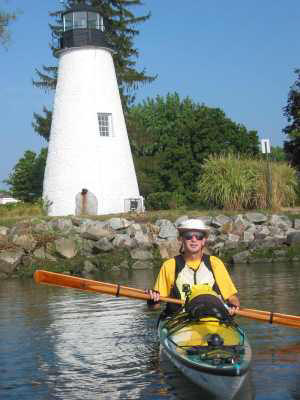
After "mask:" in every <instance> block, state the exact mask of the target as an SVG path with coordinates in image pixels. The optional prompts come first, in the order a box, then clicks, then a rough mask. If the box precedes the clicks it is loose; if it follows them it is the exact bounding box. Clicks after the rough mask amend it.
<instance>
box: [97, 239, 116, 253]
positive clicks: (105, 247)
mask: <svg viewBox="0 0 300 400" xmlns="http://www.w3.org/2000/svg"><path fill="white" fill-rule="evenodd" d="M113 248H114V246H113V244H112V242H111V241H110V240H109V239H108V238H107V237H103V238H101V239H99V240H97V242H94V243H93V249H94V250H96V251H98V250H99V251H111V250H112V249H113Z"/></svg>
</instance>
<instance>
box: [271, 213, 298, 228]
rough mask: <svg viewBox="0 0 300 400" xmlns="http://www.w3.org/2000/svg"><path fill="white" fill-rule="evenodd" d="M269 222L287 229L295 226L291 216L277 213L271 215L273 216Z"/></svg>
mask: <svg viewBox="0 0 300 400" xmlns="http://www.w3.org/2000/svg"><path fill="white" fill-rule="evenodd" d="M269 224H270V225H273V226H278V227H279V228H281V229H283V230H287V229H288V228H292V226H293V223H292V221H291V220H290V219H289V217H287V216H285V215H277V214H273V215H271V217H270V219H269Z"/></svg>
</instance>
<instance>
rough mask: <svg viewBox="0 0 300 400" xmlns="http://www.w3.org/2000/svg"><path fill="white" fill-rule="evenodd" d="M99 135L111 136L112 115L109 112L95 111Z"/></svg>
mask: <svg viewBox="0 0 300 400" xmlns="http://www.w3.org/2000/svg"><path fill="white" fill-rule="evenodd" d="M97 116H98V123H99V133H100V136H113V129H112V115H111V114H109V113H97Z"/></svg>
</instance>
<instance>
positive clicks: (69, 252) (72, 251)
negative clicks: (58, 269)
mask: <svg viewBox="0 0 300 400" xmlns="http://www.w3.org/2000/svg"><path fill="white" fill-rule="evenodd" d="M54 244H55V250H56V252H57V253H58V254H59V255H60V256H62V257H64V258H73V257H75V256H76V254H77V248H76V244H75V242H74V240H72V239H65V238H61V239H58V240H55V242H54Z"/></svg>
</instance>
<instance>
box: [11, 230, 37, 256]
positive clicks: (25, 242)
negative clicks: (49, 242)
mask: <svg viewBox="0 0 300 400" xmlns="http://www.w3.org/2000/svg"><path fill="white" fill-rule="evenodd" d="M11 241H12V242H13V243H14V244H15V245H17V246H19V247H22V249H24V250H25V251H26V252H29V251H32V250H34V248H35V247H36V245H37V241H36V239H35V238H34V236H33V235H32V234H30V233H29V234H26V233H25V234H21V235H14V236H13V237H12V239H11Z"/></svg>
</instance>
